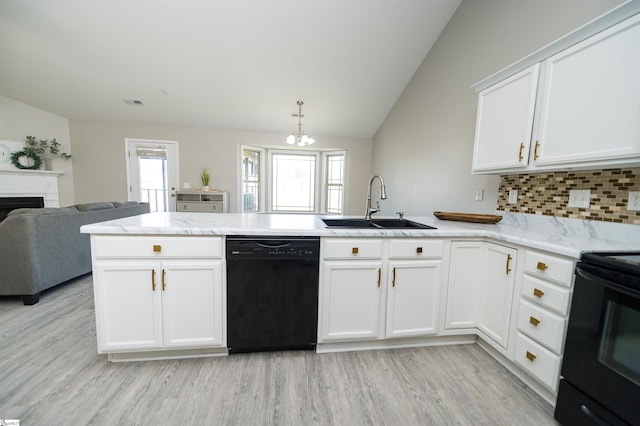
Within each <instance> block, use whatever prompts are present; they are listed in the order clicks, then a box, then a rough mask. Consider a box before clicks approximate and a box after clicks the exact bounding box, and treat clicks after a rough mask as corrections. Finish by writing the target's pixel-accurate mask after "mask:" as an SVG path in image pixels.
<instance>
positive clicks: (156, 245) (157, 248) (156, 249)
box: [153, 244, 162, 253]
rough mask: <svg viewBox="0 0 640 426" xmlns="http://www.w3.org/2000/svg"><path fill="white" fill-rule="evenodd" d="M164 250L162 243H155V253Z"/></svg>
mask: <svg viewBox="0 0 640 426" xmlns="http://www.w3.org/2000/svg"><path fill="white" fill-rule="evenodd" d="M161 251H162V246H161V245H160V244H154V245H153V252H154V253H160V252H161Z"/></svg>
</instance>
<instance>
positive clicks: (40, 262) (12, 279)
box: [0, 201, 149, 305]
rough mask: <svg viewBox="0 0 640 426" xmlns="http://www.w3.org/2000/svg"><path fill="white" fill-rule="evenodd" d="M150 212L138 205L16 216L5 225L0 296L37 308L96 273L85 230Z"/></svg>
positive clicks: (1, 225)
mask: <svg viewBox="0 0 640 426" xmlns="http://www.w3.org/2000/svg"><path fill="white" fill-rule="evenodd" d="M148 212H149V204H148V203H138V202H135V201H132V202H123V203H120V202H103V203H89V204H78V205H75V206H70V207H61V208H41V209H16V210H12V211H11V212H9V214H8V215H7V218H6V219H5V220H3V221H2V222H0V296H22V299H23V301H24V304H25V305H33V304H36V303H38V301H39V300H40V293H41V292H42V291H44V290H46V289H49V288H51V287H53V286H56V285H58V284H61V283H63V282H65V281H68V280H70V279H72V278H76V277H79V276H80V275H84V274H87V273H89V272H91V245H90V241H89V235H88V234H81V233H80V227H81V226H82V225H86V224H88V223H96V222H103V221H105V220H112V219H119V218H122V217H126V216H135V215H139V214H143V213H148Z"/></svg>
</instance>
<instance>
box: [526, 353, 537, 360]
mask: <svg viewBox="0 0 640 426" xmlns="http://www.w3.org/2000/svg"><path fill="white" fill-rule="evenodd" d="M536 358H537V356H535V355H534V354H532V353H531V352H529V351H527V359H528V360H529V361H531V362H533V361H535V359H536Z"/></svg>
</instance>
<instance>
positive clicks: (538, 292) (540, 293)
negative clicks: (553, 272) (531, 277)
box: [533, 288, 544, 297]
mask: <svg viewBox="0 0 640 426" xmlns="http://www.w3.org/2000/svg"><path fill="white" fill-rule="evenodd" d="M533 295H534V296H535V297H542V296H544V291H542V290H540V289H539V288H534V289H533Z"/></svg>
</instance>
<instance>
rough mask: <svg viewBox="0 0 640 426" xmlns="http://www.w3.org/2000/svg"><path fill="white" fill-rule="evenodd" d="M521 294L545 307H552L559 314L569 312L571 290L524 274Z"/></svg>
mask: <svg viewBox="0 0 640 426" xmlns="http://www.w3.org/2000/svg"><path fill="white" fill-rule="evenodd" d="M522 295H523V296H524V297H526V298H527V299H529V300H532V301H534V302H535V303H538V304H540V305H542V306H544V307H546V308H549V309H552V310H554V311H556V312H557V313H559V314H560V315H567V314H568V313H569V302H570V301H571V290H569V289H568V288H566V287H560V286H557V285H555V284H551V283H550V282H548V281H544V280H540V279H538V278H534V277H532V276H529V275H525V276H524V281H523V282H522Z"/></svg>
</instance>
